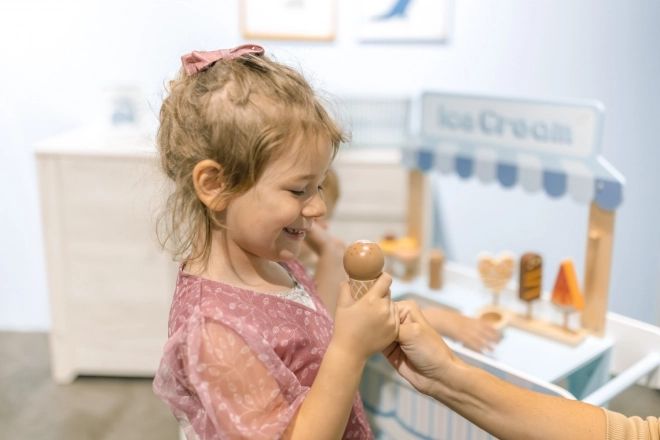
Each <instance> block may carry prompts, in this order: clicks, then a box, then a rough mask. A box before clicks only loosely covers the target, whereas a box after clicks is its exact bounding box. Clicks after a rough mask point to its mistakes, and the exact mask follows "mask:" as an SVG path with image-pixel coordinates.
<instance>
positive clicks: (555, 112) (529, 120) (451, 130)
mask: <svg viewBox="0 0 660 440" xmlns="http://www.w3.org/2000/svg"><path fill="white" fill-rule="evenodd" d="M602 113H603V111H602V106H601V105H600V104H599V103H597V102H588V103H561V102H541V101H523V100H511V99H502V98H490V97H476V96H461V95H446V94H439V93H427V94H425V95H424V97H423V113H422V134H423V135H424V136H426V137H429V138H434V139H438V140H441V141H458V142H460V143H463V144H465V143H470V144H474V145H475V146H478V145H479V144H495V145H497V146H499V147H505V148H509V149H512V150H532V151H536V152H543V153H546V154H558V155H562V156H573V157H589V156H593V155H595V154H596V153H597V152H598V151H597V150H598V149H599V142H600V139H598V136H597V133H599V132H600V124H601V123H602Z"/></svg>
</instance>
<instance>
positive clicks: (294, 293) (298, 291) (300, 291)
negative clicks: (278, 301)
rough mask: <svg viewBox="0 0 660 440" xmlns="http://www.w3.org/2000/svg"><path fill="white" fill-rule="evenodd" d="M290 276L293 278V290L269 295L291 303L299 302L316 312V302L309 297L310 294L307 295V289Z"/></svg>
mask: <svg viewBox="0 0 660 440" xmlns="http://www.w3.org/2000/svg"><path fill="white" fill-rule="evenodd" d="M289 275H290V276H291V279H292V280H293V283H294V286H293V287H292V288H290V289H289V290H285V291H284V292H268V294H269V295H273V296H277V297H278V298H284V299H289V300H291V301H295V302H297V303H298V304H302V305H304V306H307V307H309V308H310V309H312V310H316V305H315V304H314V301H312V298H311V297H310V296H309V293H307V291H306V290H305V288H304V287H303V286H302V285H301V284H300V283H299V282H298V280H297V279H295V278H294V277H293V275H291V274H289Z"/></svg>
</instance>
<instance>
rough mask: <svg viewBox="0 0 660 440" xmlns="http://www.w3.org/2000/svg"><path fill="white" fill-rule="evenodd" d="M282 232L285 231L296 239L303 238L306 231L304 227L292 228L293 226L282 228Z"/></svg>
mask: <svg viewBox="0 0 660 440" xmlns="http://www.w3.org/2000/svg"><path fill="white" fill-rule="evenodd" d="M284 232H286V233H287V235H289V236H290V237H291V238H294V239H296V240H302V239H303V238H305V235H306V233H307V231H306V230H305V229H293V228H284Z"/></svg>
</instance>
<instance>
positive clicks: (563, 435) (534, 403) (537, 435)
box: [430, 364, 606, 440]
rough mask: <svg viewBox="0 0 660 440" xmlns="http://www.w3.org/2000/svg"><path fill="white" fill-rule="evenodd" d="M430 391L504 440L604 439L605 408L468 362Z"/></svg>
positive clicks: (459, 366) (456, 410)
mask: <svg viewBox="0 0 660 440" xmlns="http://www.w3.org/2000/svg"><path fill="white" fill-rule="evenodd" d="M430 394H431V396H432V397H434V398H435V399H437V400H439V401H441V402H442V403H444V404H445V405H447V406H448V407H449V408H451V409H452V410H454V411H455V412H457V413H458V414H461V415H462V416H463V417H465V418H466V419H468V420H471V421H472V422H473V423H475V424H476V425H478V426H479V427H481V428H482V429H483V430H485V431H487V432H489V433H491V434H492V435H494V436H495V437H497V438H499V439H501V440H508V439H511V440H517V439H522V438H524V439H528V440H537V439H538V440H591V439H593V440H602V439H604V438H605V433H606V421H605V416H604V413H603V411H602V409H601V408H598V407H595V406H592V405H588V404H585V403H582V402H579V401H574V400H568V399H564V398H560V397H553V396H548V395H544V394H540V393H535V392H533V391H529V390H525V389H522V388H519V387H516V386H514V385H511V384H509V383H507V382H504V381H502V380H500V379H498V378H496V377H495V376H493V375H491V374H489V373H486V372H485V371H483V370H481V369H479V368H475V367H471V366H469V365H465V364H462V365H458V366H457V367H456V370H455V371H454V372H452V373H449V374H446V375H444V377H443V379H442V380H441V381H438V382H437V386H436V387H435V388H433V389H432V391H431V393H430Z"/></svg>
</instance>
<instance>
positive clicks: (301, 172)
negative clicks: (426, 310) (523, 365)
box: [154, 45, 399, 440]
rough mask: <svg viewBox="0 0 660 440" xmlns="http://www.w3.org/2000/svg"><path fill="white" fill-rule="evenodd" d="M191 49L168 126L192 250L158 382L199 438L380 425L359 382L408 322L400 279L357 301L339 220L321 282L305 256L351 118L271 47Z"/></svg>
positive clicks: (333, 435) (180, 212) (163, 142)
mask: <svg viewBox="0 0 660 440" xmlns="http://www.w3.org/2000/svg"><path fill="white" fill-rule="evenodd" d="M182 61H183V69H182V70H181V71H180V72H179V75H178V76H177V78H176V79H175V80H173V81H172V82H170V85H169V96H167V98H166V99H165V100H164V102H163V105H162V108H161V111H160V128H159V132H158V149H159V153H160V158H161V164H162V168H163V170H164V172H165V173H166V174H167V176H168V177H169V178H170V179H171V180H172V182H173V188H174V191H173V193H172V194H171V196H170V197H169V199H168V207H169V210H168V212H167V215H166V217H164V220H165V223H164V224H165V225H166V227H165V233H166V240H167V242H168V243H169V244H170V247H172V248H173V251H174V254H175V255H176V256H179V257H182V259H183V262H182V264H181V268H180V270H179V275H178V279H177V284H176V290H175V293H174V298H173V302H172V308H171V311H170V319H169V340H168V342H167V344H166V346H165V350H164V355H163V359H162V361H161V365H160V368H159V371H158V373H157V375H156V378H155V380H154V390H155V392H156V394H157V395H158V396H160V397H161V398H162V399H163V400H164V401H165V402H167V404H168V405H169V406H170V408H171V409H172V411H173V413H174V414H175V416H176V417H177V419H178V420H179V421H180V423H181V424H182V426H183V428H184V432H185V433H186V436H187V437H188V439H193V438H200V439H202V440H205V439H236V438H244V439H273V438H287V439H319V440H322V439H339V438H347V439H348V438H350V439H356V438H357V439H367V438H372V433H371V430H370V428H369V425H368V423H367V421H366V418H365V414H364V410H363V407H362V402H361V400H360V397H359V395H358V394H357V387H358V384H359V381H360V377H361V375H362V371H363V368H364V366H365V363H366V361H367V359H368V358H369V357H371V356H372V355H374V354H375V353H378V352H379V351H381V350H382V349H383V348H385V347H386V346H388V345H389V344H390V343H391V342H392V341H393V340H394V339H395V337H396V335H397V332H398V325H399V322H398V315H397V313H396V308H395V306H394V303H392V301H391V300H390V296H389V286H390V283H391V279H390V278H389V276H387V275H382V276H381V277H380V278H379V279H378V281H377V282H376V283H375V284H374V287H373V288H372V289H371V290H370V291H369V292H368V293H367V294H366V295H365V296H364V297H363V298H361V299H360V300H359V301H357V302H355V301H353V300H352V299H351V297H350V292H349V288H348V285H347V283H343V284H341V285H340V283H339V280H341V279H343V276H344V275H343V266H342V264H341V260H342V253H341V250H340V247H339V246H335V245H333V242H332V241H331V240H325V239H324V238H323V237H327V234H310V236H315V237H317V240H316V242H314V243H311V245H312V246H313V248H314V249H315V250H316V251H317V252H318V253H319V265H318V266H317V270H316V274H315V280H311V279H309V278H308V276H307V274H306V272H305V270H304V268H303V267H302V265H301V264H300V263H298V262H297V261H296V257H297V256H298V253H299V252H300V245H301V242H302V240H303V239H304V238H305V235H306V234H307V232H310V231H312V228H318V227H319V226H318V225H315V223H317V222H315V221H314V219H315V218H319V217H322V216H323V215H324V214H325V212H326V207H325V204H324V201H323V191H322V188H321V183H322V182H323V180H324V176H325V174H326V172H327V171H328V168H329V166H330V163H331V161H332V159H333V157H334V156H335V153H336V151H337V148H338V147H339V145H340V143H341V142H342V141H344V135H343V133H342V131H341V130H340V129H339V127H338V126H337V125H336V123H335V122H334V121H333V120H332V119H331V118H330V116H329V115H328V113H327V112H326V109H325V108H324V107H323V106H322V105H321V103H320V102H319V100H318V99H317V98H316V97H315V95H314V93H313V91H312V89H311V87H310V86H309V84H308V83H307V82H306V81H305V80H304V79H303V77H302V76H301V75H300V74H299V73H298V72H296V71H295V70H293V69H291V68H289V67H287V66H284V65H282V64H279V63H276V62H274V61H272V60H270V59H268V58H267V57H265V56H264V55H263V49H262V48H261V47H259V46H256V45H245V46H240V47H238V48H235V49H231V50H219V51H214V52H193V53H192V54H189V55H186V56H184V57H182ZM321 262H324V263H323V264H321ZM317 286H318V287H317ZM317 289H318V290H317ZM333 316H334V325H333ZM333 326H334V329H333Z"/></svg>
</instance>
